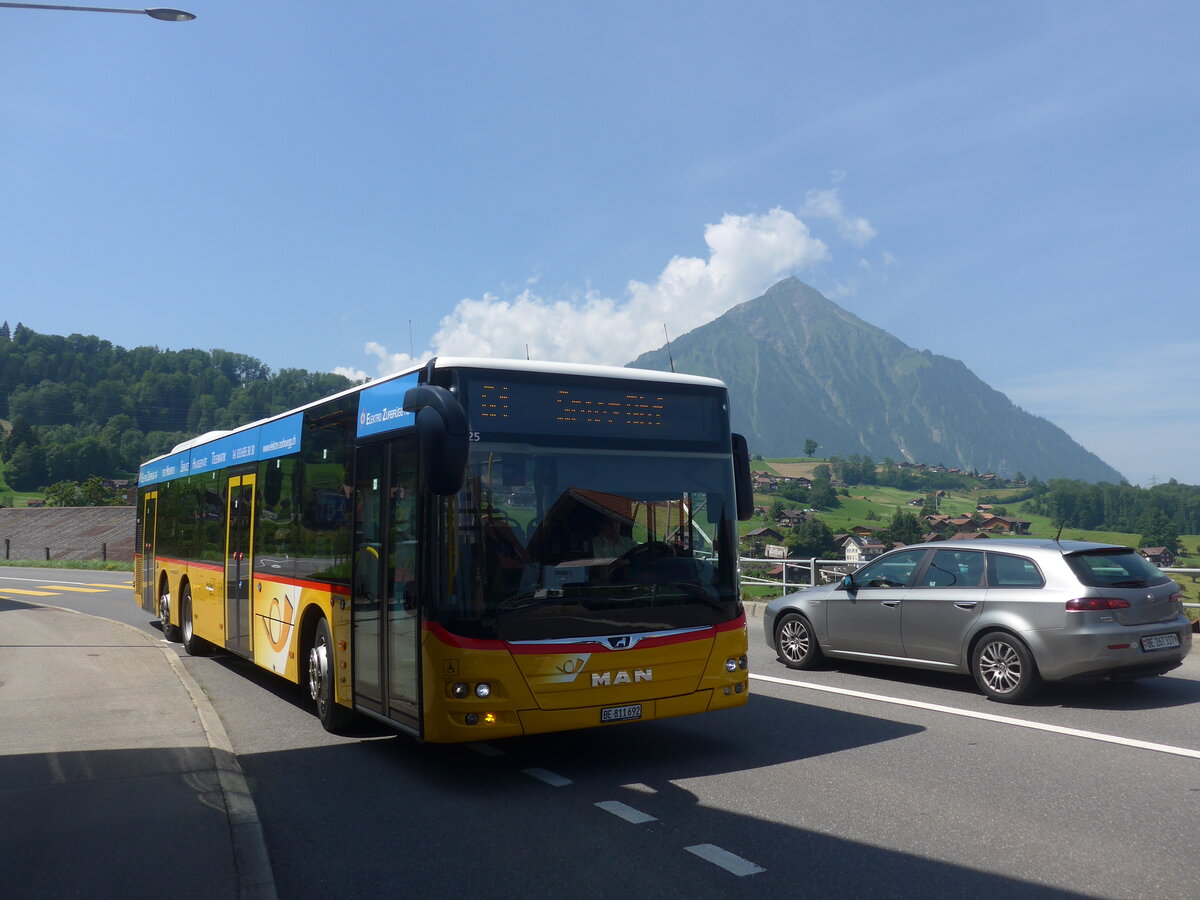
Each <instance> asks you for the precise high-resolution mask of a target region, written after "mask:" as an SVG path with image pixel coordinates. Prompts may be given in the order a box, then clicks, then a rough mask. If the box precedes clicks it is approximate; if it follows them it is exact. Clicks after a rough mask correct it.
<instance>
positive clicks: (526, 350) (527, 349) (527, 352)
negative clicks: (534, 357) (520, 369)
mask: <svg viewBox="0 0 1200 900" xmlns="http://www.w3.org/2000/svg"><path fill="white" fill-rule="evenodd" d="M525 358H526V359H529V345H528V344H526V345H525Z"/></svg>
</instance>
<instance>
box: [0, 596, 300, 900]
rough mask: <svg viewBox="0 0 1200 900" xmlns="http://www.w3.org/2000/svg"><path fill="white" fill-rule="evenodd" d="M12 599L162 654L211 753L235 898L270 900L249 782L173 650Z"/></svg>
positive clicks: (271, 878)
mask: <svg viewBox="0 0 1200 900" xmlns="http://www.w3.org/2000/svg"><path fill="white" fill-rule="evenodd" d="M13 599H14V601H15V602H17V603H22V604H24V605H26V606H31V607H37V606H42V607H49V608H51V609H56V610H59V611H61V612H69V613H73V614H75V615H78V616H88V617H89V618H93V619H103V620H104V621H105V622H111V623H113V624H114V625H120V626H121V627H122V628H127V629H129V630H130V631H132V632H133V633H134V634H136V635H138V637H140V638H142V639H143V640H144V641H145V642H146V643H147V644H149V645H150V646H153V647H156V648H157V649H158V650H160V651H161V652H162V654H163V658H164V659H166V661H167V663H168V664H169V665H170V666H171V670H172V671H173V672H174V673H175V677H177V678H178V679H179V681H180V684H182V685H183V688H184V690H185V691H187V694H188V696H189V697H190V698H191V700H192V705H193V706H194V707H195V709H196V715H197V717H198V718H199V719H200V725H201V727H202V728H203V729H204V734H205V737H206V738H207V740H208V746H209V749H210V750H211V751H212V755H213V770H214V771H215V772H216V774H217V783H218V784H219V785H220V790H221V797H222V802H223V803H224V806H225V815H226V818H227V819H228V821H229V834H230V840H231V842H232V844H233V856H234V866H235V868H236V870H237V884H238V897H239V898H242V900H276V898H277V896H278V895H277V893H276V889H275V873H274V871H273V870H272V868H271V857H270V854H269V853H268V852H267V842H266V838H265V837H264V836H263V830H262V822H261V821H260V820H259V818H258V807H257V806H255V804H254V798H253V797H252V796H251V795H250V786H249V785H248V784H247V783H246V776H245V775H244V774H243V772H242V767H241V764H240V763H239V762H238V758H237V754H236V753H234V751H233V743H232V742H231V741H230V740H229V735H228V734H227V733H226V731H225V726H224V725H223V724H222V723H221V718H220V716H218V715H217V711H216V709H214V708H213V705H212V702H211V701H210V700H209V699H208V696H207V695H206V694H205V693H204V691H203V690H202V689H201V687H200V685H199V684H197V683H196V679H194V678H193V677H192V676H191V673H189V672H188V670H187V668H186V667H185V666H184V665H183V662H182V660H180V658H179V654H178V653H176V652H175V651H174V650H173V649H172V648H171V647H169V646H163V645H162V644H161V643H160V642H159V641H156V640H154V638H153V637H151V636H150V635H148V634H146V633H145V632H144V631H142V630H141V629H140V628H137V627H135V626H133V625H130V624H129V623H128V622H121V621H119V620H117V619H110V618H108V617H107V616H91V615H89V614H88V613H85V612H80V611H79V610H77V609H68V608H67V607H65V606H55V605H54V604H52V603H40V602H32V601H27V600H17V599H15V598H13Z"/></svg>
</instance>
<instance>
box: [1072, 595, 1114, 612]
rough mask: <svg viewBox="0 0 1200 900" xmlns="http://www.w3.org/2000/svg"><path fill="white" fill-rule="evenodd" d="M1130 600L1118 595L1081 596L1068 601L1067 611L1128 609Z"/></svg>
mask: <svg viewBox="0 0 1200 900" xmlns="http://www.w3.org/2000/svg"><path fill="white" fill-rule="evenodd" d="M1128 608H1129V601H1128V600H1118V599H1117V598H1116V597H1079V598H1077V599H1075V600H1068V601H1067V612H1096V611H1098V610H1104V609H1128Z"/></svg>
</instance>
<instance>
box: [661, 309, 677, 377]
mask: <svg viewBox="0 0 1200 900" xmlns="http://www.w3.org/2000/svg"><path fill="white" fill-rule="evenodd" d="M663 337H665V338H666V339H667V361H668V362H669V363H670V364H671V374H674V373H675V359H674V357H672V356H671V335H669V334H667V323H666V322H663Z"/></svg>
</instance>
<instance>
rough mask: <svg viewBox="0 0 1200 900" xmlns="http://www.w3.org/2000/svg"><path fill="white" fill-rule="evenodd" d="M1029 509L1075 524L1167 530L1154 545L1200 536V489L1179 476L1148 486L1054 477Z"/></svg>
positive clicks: (1092, 527) (1103, 528)
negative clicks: (1094, 482)
mask: <svg viewBox="0 0 1200 900" xmlns="http://www.w3.org/2000/svg"><path fill="white" fill-rule="evenodd" d="M1025 508H1026V509H1027V510H1028V511H1029V512H1032V513H1036V514H1037V515H1042V516H1049V517H1050V519H1051V520H1052V521H1053V522H1054V523H1056V524H1066V525H1068V526H1070V527H1072V528H1083V529H1088V530H1099V531H1125V532H1132V533H1135V534H1142V535H1145V534H1147V533H1155V534H1159V533H1162V534H1166V535H1168V537H1167V538H1165V539H1162V540H1157V541H1154V543H1155V544H1156V545H1157V544H1161V545H1163V546H1169V547H1171V549H1174V547H1173V546H1171V545H1172V544H1173V543H1174V539H1175V538H1177V537H1178V536H1179V535H1180V534H1200V487H1197V486H1195V485H1190V484H1179V483H1178V482H1176V481H1175V480H1174V479H1172V480H1171V481H1170V482H1168V483H1167V484H1159V485H1155V486H1154V487H1152V488H1149V489H1143V488H1138V487H1131V486H1130V485H1128V484H1120V485H1117V484H1086V483H1084V482H1082V481H1074V480H1067V479H1062V480H1055V481H1051V482H1050V483H1049V486H1048V487H1047V489H1046V490H1045V492H1043V493H1041V494H1040V495H1038V496H1037V497H1035V498H1033V499H1032V500H1030V501H1029V502H1028V503H1027V504H1026V505H1025Z"/></svg>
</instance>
